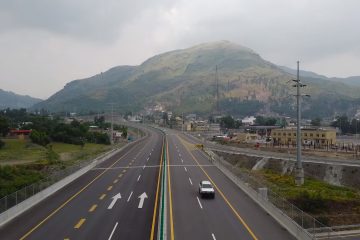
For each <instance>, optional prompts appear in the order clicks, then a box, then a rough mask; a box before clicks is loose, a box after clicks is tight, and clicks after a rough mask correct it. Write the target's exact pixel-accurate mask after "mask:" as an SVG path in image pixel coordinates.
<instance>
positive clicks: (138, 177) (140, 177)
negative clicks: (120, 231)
mask: <svg viewBox="0 0 360 240" xmlns="http://www.w3.org/2000/svg"><path fill="white" fill-rule="evenodd" d="M140 178H141V174H140V175H139V177H138V179H137V182H138V181H139V180H140Z"/></svg>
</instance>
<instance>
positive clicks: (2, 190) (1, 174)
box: [0, 109, 128, 197]
mask: <svg viewBox="0 0 360 240" xmlns="http://www.w3.org/2000/svg"><path fill="white" fill-rule="evenodd" d="M90 126H92V127H93V128H96V130H92V129H91V128H90ZM109 127H110V124H109V123H107V122H105V118H104V117H96V118H95V119H94V121H93V122H80V121H77V120H76V119H73V120H72V121H70V122H69V121H67V122H66V121H65V120H64V119H62V118H60V117H56V116H43V115H34V114H30V113H27V112H26V110H24V109H20V110H15V109H14V110H11V109H6V110H3V111H0V138H1V139H0V197H3V196H5V195H7V194H10V193H12V192H14V191H17V190H19V189H21V188H23V187H25V186H28V185H30V184H32V183H35V182H38V181H40V180H42V179H45V178H47V177H49V176H51V175H52V174H54V173H56V172H57V171H59V170H63V169H66V168H67V167H69V166H72V165H74V164H77V163H79V162H81V161H83V160H87V159H93V158H95V157H96V156H97V155H99V154H101V153H103V152H106V151H109V150H110V149H111V148H112V147H113V146H111V145H110V137H109V131H108V128H109ZM11 129H17V130H31V133H30V135H29V136H28V137H23V138H18V137H17V136H13V137H8V135H9V133H10V131H11ZM114 129H115V130H117V131H120V132H121V133H122V137H123V138H124V141H120V142H119V143H118V144H120V145H123V144H124V143H125V142H126V140H125V139H126V137H127V131H128V130H127V127H124V126H117V125H116V126H114Z"/></svg>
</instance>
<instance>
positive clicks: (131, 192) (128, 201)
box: [127, 191, 133, 202]
mask: <svg viewBox="0 0 360 240" xmlns="http://www.w3.org/2000/svg"><path fill="white" fill-rule="evenodd" d="M132 194H133V192H132V191H131V193H130V195H129V197H128V199H127V201H128V202H129V201H130V198H131V196H132Z"/></svg>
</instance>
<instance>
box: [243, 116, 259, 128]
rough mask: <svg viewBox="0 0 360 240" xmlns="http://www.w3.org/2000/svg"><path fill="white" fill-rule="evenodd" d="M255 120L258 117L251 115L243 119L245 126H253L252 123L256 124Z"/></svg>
mask: <svg viewBox="0 0 360 240" xmlns="http://www.w3.org/2000/svg"><path fill="white" fill-rule="evenodd" d="M255 120H256V117H254V116H250V117H246V118H244V119H243V120H241V122H242V124H243V125H245V126H251V125H254V124H255Z"/></svg>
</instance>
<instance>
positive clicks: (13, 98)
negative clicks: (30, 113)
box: [0, 89, 42, 109]
mask: <svg viewBox="0 0 360 240" xmlns="http://www.w3.org/2000/svg"><path fill="white" fill-rule="evenodd" d="M41 101H42V100H41V99H38V98H33V97H30V96H23V95H18V94H15V93H13V92H7V91H4V90H2V89H0V109H5V108H30V107H31V106H33V105H34V104H36V103H39V102H41Z"/></svg>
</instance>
